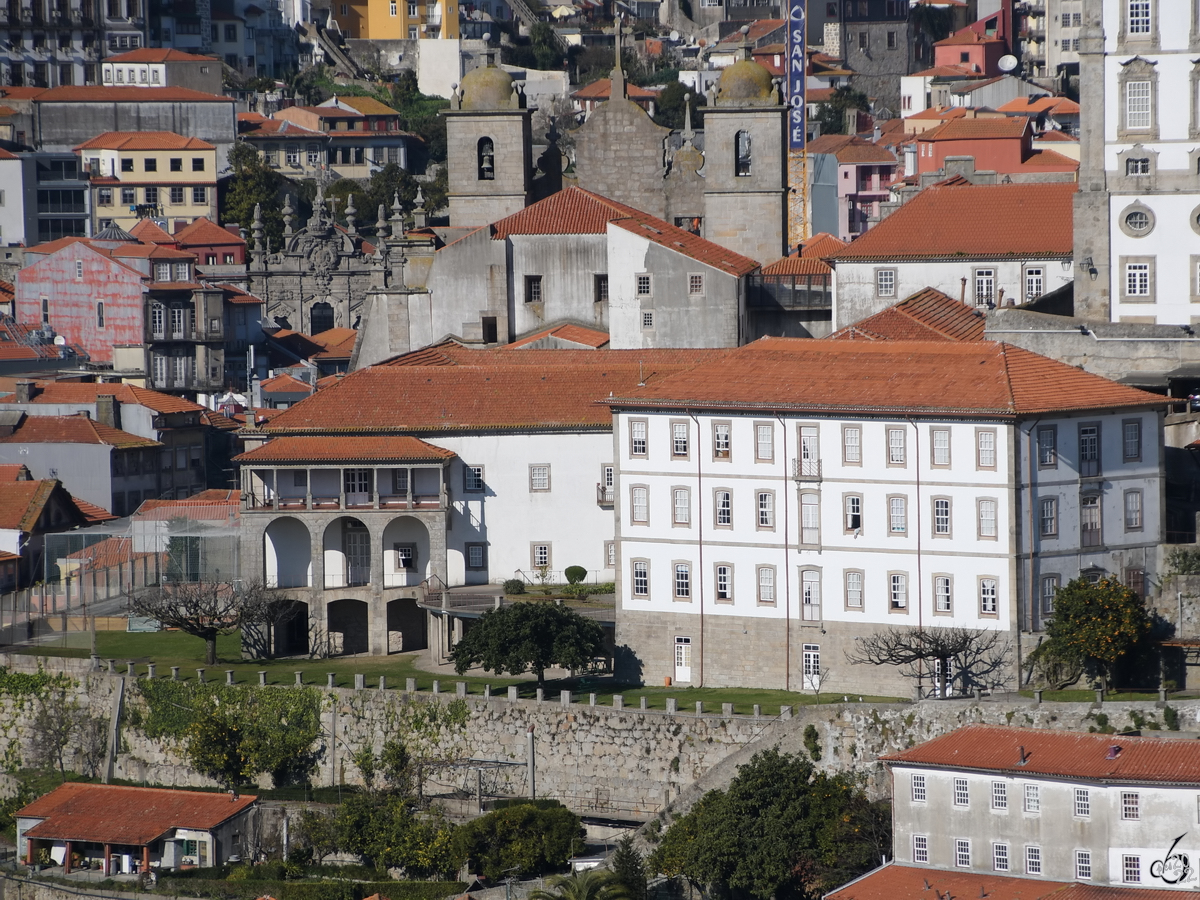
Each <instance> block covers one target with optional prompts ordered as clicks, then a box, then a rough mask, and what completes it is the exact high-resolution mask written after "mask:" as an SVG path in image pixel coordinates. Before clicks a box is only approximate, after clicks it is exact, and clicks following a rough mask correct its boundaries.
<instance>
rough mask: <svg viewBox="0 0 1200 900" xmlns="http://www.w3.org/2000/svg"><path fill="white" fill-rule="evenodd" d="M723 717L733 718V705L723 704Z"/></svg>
mask: <svg viewBox="0 0 1200 900" xmlns="http://www.w3.org/2000/svg"><path fill="white" fill-rule="evenodd" d="M721 715H723V716H732V715H733V704H732V703H722V704H721Z"/></svg>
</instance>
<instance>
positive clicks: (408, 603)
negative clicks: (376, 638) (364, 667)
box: [387, 597, 429, 653]
mask: <svg viewBox="0 0 1200 900" xmlns="http://www.w3.org/2000/svg"><path fill="white" fill-rule="evenodd" d="M425 618H426V616H425V611H424V610H423V609H421V608H420V607H419V606H417V601H416V600H414V599H412V598H411V597H402V598H400V599H399V600H389V601H388V605H387V652H388V653H401V652H404V651H408V650H424V649H425V648H426V647H427V646H428V645H429V641H428V637H427V636H426V631H425Z"/></svg>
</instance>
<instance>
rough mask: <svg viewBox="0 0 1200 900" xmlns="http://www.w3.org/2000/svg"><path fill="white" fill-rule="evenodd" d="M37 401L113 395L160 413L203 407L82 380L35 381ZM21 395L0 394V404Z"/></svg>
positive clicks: (77, 400)
mask: <svg viewBox="0 0 1200 900" xmlns="http://www.w3.org/2000/svg"><path fill="white" fill-rule="evenodd" d="M34 386H35V387H34V394H33V398H32V402H33V403H64V404H69V403H95V402H96V398H97V397H98V396H100V395H101V394H112V395H113V396H114V397H116V398H117V402H118V403H131V404H134V405H136V406H144V407H146V408H147V409H152V410H154V411H155V412H160V413H175V412H198V411H202V410H203V409H204V407H203V406H200V405H199V404H196V403H193V402H192V401H191V400H184V399H183V398H182V397H175V396H172V395H171V394H160V393H159V392H158V391H152V390H150V389H149V388H143V387H137V386H136V385H132V384H98V383H95V382H78V381H37V382H34ZM16 402H17V395H16V394H8V395H7V396H4V397H0V403H16Z"/></svg>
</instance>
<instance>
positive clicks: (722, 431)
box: [713, 422, 732, 459]
mask: <svg viewBox="0 0 1200 900" xmlns="http://www.w3.org/2000/svg"><path fill="white" fill-rule="evenodd" d="M731 428H732V425H731V424H730V423H729V422H714V423H713V459H729V449H730V447H729V431H730V429H731Z"/></svg>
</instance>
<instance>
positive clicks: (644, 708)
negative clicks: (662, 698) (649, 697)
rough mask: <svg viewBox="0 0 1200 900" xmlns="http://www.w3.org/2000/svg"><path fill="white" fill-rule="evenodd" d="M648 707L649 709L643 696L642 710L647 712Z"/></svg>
mask: <svg viewBox="0 0 1200 900" xmlns="http://www.w3.org/2000/svg"><path fill="white" fill-rule="evenodd" d="M647 709H649V706H647V704H646V698H645V697H642V711H643V712H645V711H646V710H647Z"/></svg>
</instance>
